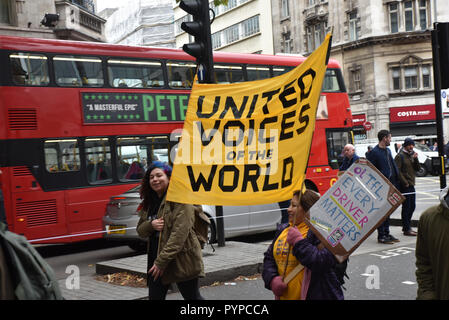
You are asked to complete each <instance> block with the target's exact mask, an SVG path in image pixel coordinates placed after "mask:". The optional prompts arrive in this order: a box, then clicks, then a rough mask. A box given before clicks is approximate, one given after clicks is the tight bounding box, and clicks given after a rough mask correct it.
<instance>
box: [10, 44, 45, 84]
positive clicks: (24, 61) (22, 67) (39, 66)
mask: <svg viewBox="0 0 449 320" xmlns="http://www.w3.org/2000/svg"><path fill="white" fill-rule="evenodd" d="M9 59H10V60H11V68H12V70H11V72H12V81H13V82H14V84H19V85H27V86H46V85H48V83H49V77H48V63H47V57H46V56H44V55H41V54H30V53H21V52H17V53H12V54H10V55H9Z"/></svg>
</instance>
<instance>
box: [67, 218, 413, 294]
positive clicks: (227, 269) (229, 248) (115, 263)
mask: <svg viewBox="0 0 449 320" xmlns="http://www.w3.org/2000/svg"><path fill="white" fill-rule="evenodd" d="M394 224H395V223H392V225H393V226H390V233H391V234H392V235H394V236H395V237H397V238H398V239H400V240H401V241H400V242H398V243H395V244H389V245H386V244H379V243H378V242H377V232H376V231H375V232H373V233H372V234H371V236H370V237H368V238H367V239H366V240H365V241H364V242H363V243H362V244H361V245H360V246H359V247H358V248H357V250H356V251H354V252H353V254H352V256H354V255H360V254H365V253H369V252H375V251H381V250H388V249H393V248H398V247H402V246H413V247H414V246H415V243H416V237H407V236H404V235H403V234H402V231H401V227H399V226H394ZM270 243H271V240H267V241H263V242H259V243H245V242H237V241H226V242H225V246H222V247H218V246H217V245H214V250H213V249H212V247H211V246H210V245H208V246H206V247H205V248H204V249H203V262H204V267H205V274H206V276H205V277H204V278H201V279H200V286H208V285H211V284H213V283H215V282H225V281H230V280H233V279H235V278H237V277H238V276H250V275H254V274H256V273H260V272H261V270H262V262H263V254H264V252H265V251H266V250H267V248H268V246H269V244H270ZM123 271H126V272H129V273H132V274H136V275H139V276H142V277H145V276H146V271H147V255H146V254H143V255H138V256H133V257H128V258H122V259H116V260H110V261H103V262H99V263H97V264H96V273H97V275H93V276H81V277H80V285H79V288H78V287H76V286H75V288H73V289H69V288H72V287H74V286H73V285H71V284H70V283H68V284H66V281H67V280H60V281H59V285H60V288H61V290H62V294H63V296H64V298H65V299H67V300H143V299H148V289H147V288H146V287H145V288H135V287H130V286H120V285H115V284H111V283H107V282H103V281H99V280H97V279H96V278H97V276H98V275H104V274H112V273H117V272H123Z"/></svg>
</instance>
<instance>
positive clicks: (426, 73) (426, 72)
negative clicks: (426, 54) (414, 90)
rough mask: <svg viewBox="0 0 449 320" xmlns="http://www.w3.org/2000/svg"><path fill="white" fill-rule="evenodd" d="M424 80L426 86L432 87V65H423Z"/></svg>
mask: <svg viewBox="0 0 449 320" xmlns="http://www.w3.org/2000/svg"><path fill="white" fill-rule="evenodd" d="M422 82H423V87H424V88H430V66H428V65H427V66H423V67H422Z"/></svg>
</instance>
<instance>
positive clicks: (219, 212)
mask: <svg viewBox="0 0 449 320" xmlns="http://www.w3.org/2000/svg"><path fill="white" fill-rule="evenodd" d="M215 216H216V218H217V220H216V221H217V242H218V246H219V247H224V246H225V237H224V221H223V207H222V206H215Z"/></svg>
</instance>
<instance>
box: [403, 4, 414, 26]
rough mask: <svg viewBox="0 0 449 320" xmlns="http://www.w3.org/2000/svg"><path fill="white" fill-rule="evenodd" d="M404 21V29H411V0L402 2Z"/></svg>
mask: <svg viewBox="0 0 449 320" xmlns="http://www.w3.org/2000/svg"><path fill="white" fill-rule="evenodd" d="M404 21H405V31H413V25H414V23H413V3H412V1H406V2H404Z"/></svg>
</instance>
